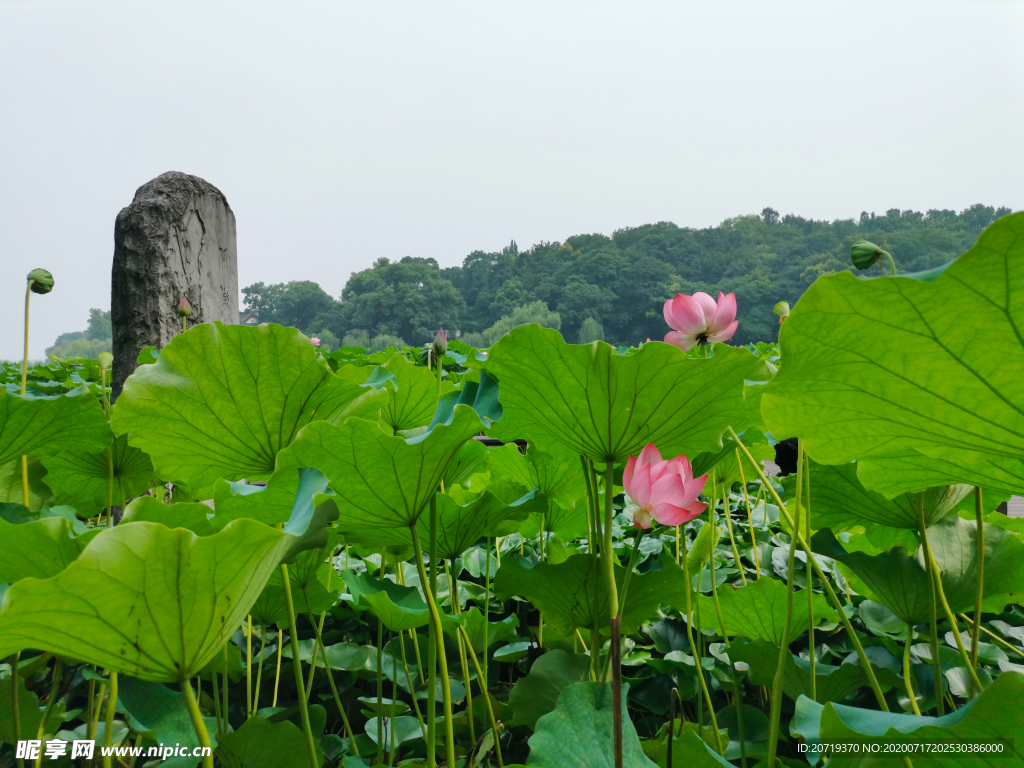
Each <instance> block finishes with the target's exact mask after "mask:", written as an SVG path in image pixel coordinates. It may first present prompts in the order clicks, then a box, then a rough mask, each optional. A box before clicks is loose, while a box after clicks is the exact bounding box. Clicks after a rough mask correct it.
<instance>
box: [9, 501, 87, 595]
mask: <svg viewBox="0 0 1024 768" xmlns="http://www.w3.org/2000/svg"><path fill="white" fill-rule="evenodd" d="M100 530H102V529H95V528H94V529H92V530H90V531H89V532H88V533H86V534H83V535H82V536H75V535H74V532H73V530H72V527H71V524H70V523H68V521H67V520H65V519H64V518H62V517H45V518H42V519H41V520H34V521H32V522H30V523H22V524H21V525H13V524H11V523H9V522H7V521H6V520H0V584H5V583H6V584H13V583H15V582H17V581H21V580H22V579H26V578H33V579H48V578H50V577H51V576H56V575H57V574H58V573H60V572H61V571H63V570H64V569H65V568H67V567H68V566H69V565H70V564H71V563H73V562H74V561H75V560H77V559H78V557H79V555H81V554H82V550H83V549H85V547H86V545H87V544H88V543H89V542H90V541H91V540H92V539H93V538H95V537H96V535H97V534H98V533H99V532H100Z"/></svg>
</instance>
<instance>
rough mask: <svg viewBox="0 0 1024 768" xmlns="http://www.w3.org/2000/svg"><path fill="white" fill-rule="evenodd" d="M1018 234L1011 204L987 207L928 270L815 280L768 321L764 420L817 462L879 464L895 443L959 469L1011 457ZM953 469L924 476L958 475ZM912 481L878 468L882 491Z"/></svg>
mask: <svg viewBox="0 0 1024 768" xmlns="http://www.w3.org/2000/svg"><path fill="white" fill-rule="evenodd" d="M1022 235H1024V213H1017V214H1013V215H1010V216H1005V217H1003V218H1002V219H999V220H998V221H997V222H995V223H994V224H992V225H991V226H990V227H988V229H986V230H985V231H984V232H982V233H981V236H980V237H979V238H978V241H977V243H976V244H975V245H974V247H973V248H971V249H970V250H969V251H967V253H965V254H964V255H963V256H961V257H960V258H958V259H957V260H956V261H954V262H953V263H952V264H950V265H949V267H948V268H946V269H945V271H943V272H942V274H940V275H939V276H938V277H936V278H935V279H934V280H918V279H914V278H912V277H885V278H877V279H873V280H862V279H859V278H857V277H855V276H853V275H852V274H851V273H849V272H839V273H837V274H835V275H829V276H827V277H822V278H820V279H818V280H817V281H815V283H814V285H812V286H811V287H810V289H808V291H807V292H806V293H805V294H804V295H803V297H802V298H801V299H800V301H799V302H798V303H797V305H796V306H795V307H794V308H793V313H792V314H791V315H790V316H789V318H788V319H787V320H786V323H785V324H784V325H783V326H782V329H781V330H780V332H779V342H780V346H781V350H782V356H783V360H784V364H783V365H782V367H781V369H780V372H779V375H778V376H777V377H776V378H775V380H774V381H773V382H772V383H771V384H770V385H769V386H768V388H767V391H766V392H765V394H764V398H763V404H762V412H763V414H764V418H765V421H766V423H767V424H768V427H769V428H770V429H771V430H772V432H773V433H774V434H776V435H778V436H790V435H799V436H800V437H801V439H803V440H804V441H805V444H806V447H807V450H808V452H809V454H810V455H811V456H812V457H813V458H814V459H815V460H817V461H820V462H822V463H825V464H844V463H846V462H849V461H852V460H855V459H858V460H865V459H870V460H872V461H873V462H875V463H877V464H879V465H884V464H885V457H887V456H892V455H897V456H899V455H904V454H905V453H906V452H908V451H917V452H919V453H922V454H924V455H926V456H930V457H937V458H942V459H944V460H945V461H946V462H949V463H953V464H958V465H960V466H961V467H964V468H968V469H969V468H970V467H971V466H972V465H976V464H979V463H983V462H986V461H989V460H992V459H996V460H1003V459H1009V460H1013V461H1017V462H1019V461H1021V460H1022V459H1024V388H1022V387H1021V386H1020V380H1021V376H1022V375H1024V342H1022V336H1021V333H1020V331H1019V329H1020V328H1021V326H1022V325H1024V290H1022V289H1021V286H1022V284H1024V283H1022V281H1024V236H1022ZM982 336H983V337H984V339H985V342H984V343H978V339H979V338H981V337H982ZM939 469H941V465H936V470H939ZM875 471H876V474H877V473H878V471H879V468H878V467H876V468H875ZM979 471H980V473H982V474H984V473H986V470H983V469H982V470H979ZM963 475H964V473H963V472H958V473H953V472H951V473H949V474H948V475H947V477H946V478H945V480H944V481H943V482H941V483H937V482H935V478H934V477H932V478H930V479H929V482H928V486H934V485H946V484H950V483H955V482H964V481H967V482H971V480H970V479H968V478H966V477H964V476H963ZM861 480H862V481H864V482H865V483H866V484H867V485H868V486H869V487H870V486H871V485H872V484H873V483H871V482H868V480H867V479H866V478H865V477H862V478H861ZM923 487H927V486H920V485H917V481H916V480H915V478H914V477H913V476H908V477H906V478H903V479H902V480H900V479H899V478H896V477H892V478H890V480H889V482H888V483H887V491H886V493H887V495H888V494H889V493H894V492H897V491H917V490H922V489H923ZM1015 490H1016V491H1017V492H1020V491H1021V490H1024V484H1022V485H1020V486H1018V487H1017V488H1016V489H1015Z"/></svg>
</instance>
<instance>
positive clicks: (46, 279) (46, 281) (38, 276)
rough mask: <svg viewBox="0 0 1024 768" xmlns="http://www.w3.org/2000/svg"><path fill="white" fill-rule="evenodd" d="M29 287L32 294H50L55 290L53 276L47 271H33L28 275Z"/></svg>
mask: <svg viewBox="0 0 1024 768" xmlns="http://www.w3.org/2000/svg"><path fill="white" fill-rule="evenodd" d="M28 287H29V290H31V291H32V293H39V294H43V293H49V292H50V291H52V290H53V275H51V274H50V273H49V272H48V271H46V270H45V269H33V270H32V271H31V272H29V273H28Z"/></svg>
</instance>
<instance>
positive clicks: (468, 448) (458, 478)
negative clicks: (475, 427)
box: [444, 440, 487, 490]
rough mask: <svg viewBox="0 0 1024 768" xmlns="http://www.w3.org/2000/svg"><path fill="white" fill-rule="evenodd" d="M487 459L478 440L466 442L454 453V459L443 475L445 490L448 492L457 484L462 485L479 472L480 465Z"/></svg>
mask: <svg viewBox="0 0 1024 768" xmlns="http://www.w3.org/2000/svg"><path fill="white" fill-rule="evenodd" d="M486 457H487V448H486V447H484V444H483V443H482V442H481V441H479V440H467V441H466V442H464V443H463V444H462V445H461V446H460V447H459V450H457V451H456V452H455V456H454V458H452V460H451V463H450V464H449V465H448V469H447V470H446V471H445V473H444V487H445V490H450V489H452V488H453V487H454V486H456V485H458V484H459V483H464V482H465V481H467V480H469V478H470V477H472V476H473V473H474V472H478V471H480V465H481V463H483V460H484V459H485V458H486Z"/></svg>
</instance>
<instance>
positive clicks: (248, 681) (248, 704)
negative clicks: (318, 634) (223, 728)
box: [245, 615, 316, 720]
mask: <svg viewBox="0 0 1024 768" xmlns="http://www.w3.org/2000/svg"><path fill="white" fill-rule="evenodd" d="M313 666H316V665H315V664H314V665H313ZM245 711H246V712H247V713H248V712H252V616H251V615H250V616H249V618H248V627H247V628H246V632H245ZM246 719H247V720H248V719H249V715H248V714H247V715H246Z"/></svg>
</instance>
